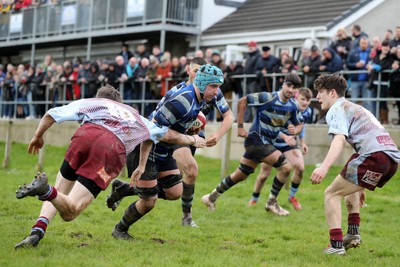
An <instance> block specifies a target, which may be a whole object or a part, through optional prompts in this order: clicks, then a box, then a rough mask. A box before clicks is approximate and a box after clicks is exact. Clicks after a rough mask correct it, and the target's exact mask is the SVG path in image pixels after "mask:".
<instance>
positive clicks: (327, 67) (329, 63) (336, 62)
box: [319, 48, 343, 72]
mask: <svg viewBox="0 0 400 267" xmlns="http://www.w3.org/2000/svg"><path fill="white" fill-rule="evenodd" d="M342 69H343V61H342V58H341V57H340V56H339V55H338V54H337V53H336V52H335V51H334V50H333V49H332V48H324V49H323V50H322V59H321V66H319V70H320V71H328V72H336V71H340V70H342Z"/></svg>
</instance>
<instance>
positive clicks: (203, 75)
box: [194, 64, 224, 94]
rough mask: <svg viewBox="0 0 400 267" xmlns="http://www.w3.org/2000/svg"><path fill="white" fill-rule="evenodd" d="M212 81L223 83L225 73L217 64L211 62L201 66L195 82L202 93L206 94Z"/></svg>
mask: <svg viewBox="0 0 400 267" xmlns="http://www.w3.org/2000/svg"><path fill="white" fill-rule="evenodd" d="M211 83H217V84H223V83H224V74H223V73H222V71H221V70H220V69H219V68H218V67H216V66H213V65H210V64H207V65H204V66H201V67H200V69H199V70H198V71H197V72H196V78H194V84H195V85H196V86H197V87H198V88H199V90H200V93H201V94H204V91H205V90H206V87H207V85H209V84H211Z"/></svg>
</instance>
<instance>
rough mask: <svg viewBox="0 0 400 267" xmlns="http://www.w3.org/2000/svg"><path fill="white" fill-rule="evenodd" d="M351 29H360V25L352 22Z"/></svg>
mask: <svg viewBox="0 0 400 267" xmlns="http://www.w3.org/2000/svg"><path fill="white" fill-rule="evenodd" d="M353 29H355V30H356V31H358V32H359V31H361V27H360V25H358V24H354V25H353Z"/></svg>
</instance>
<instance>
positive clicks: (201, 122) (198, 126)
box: [188, 111, 207, 134]
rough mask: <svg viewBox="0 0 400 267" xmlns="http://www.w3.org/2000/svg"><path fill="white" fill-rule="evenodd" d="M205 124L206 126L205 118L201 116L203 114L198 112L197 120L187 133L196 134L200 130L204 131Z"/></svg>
mask: <svg viewBox="0 0 400 267" xmlns="http://www.w3.org/2000/svg"><path fill="white" fill-rule="evenodd" d="M206 124H207V118H206V116H205V115H204V114H203V112H201V111H200V112H199V115H197V119H196V120H195V121H194V123H193V124H192V127H190V128H189V130H188V133H190V134H198V133H199V132H200V131H201V130H203V129H204V127H205V126H206Z"/></svg>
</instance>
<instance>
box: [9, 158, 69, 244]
mask: <svg viewBox="0 0 400 267" xmlns="http://www.w3.org/2000/svg"><path fill="white" fill-rule="evenodd" d="M64 164H65V162H64V163H63V165H64ZM61 169H62V168H61ZM61 171H62V170H60V171H59V172H58V174H57V178H56V183H55V187H56V188H57V190H58V192H61V193H63V194H66V195H67V194H69V192H70V191H71V189H72V187H73V186H74V184H75V180H69V179H66V178H64V177H63V175H62V174H61ZM56 214H57V209H56V208H55V207H54V206H53V204H51V202H49V201H45V202H43V205H42V209H41V210H40V213H39V217H38V219H37V220H36V223H35V224H34V225H33V226H32V229H31V232H30V235H29V236H28V237H26V238H25V239H24V240H23V241H22V242H20V243H18V244H17V245H16V246H15V248H21V247H30V246H34V247H36V246H37V245H38V244H39V241H40V240H41V239H42V238H43V237H44V235H45V233H46V229H47V227H48V225H49V223H50V221H51V220H52V219H53V217H54V216H55V215H56Z"/></svg>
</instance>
